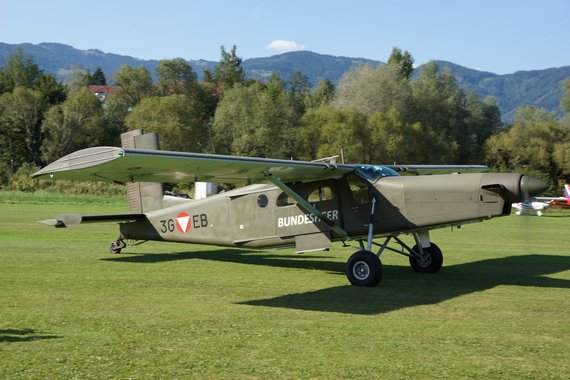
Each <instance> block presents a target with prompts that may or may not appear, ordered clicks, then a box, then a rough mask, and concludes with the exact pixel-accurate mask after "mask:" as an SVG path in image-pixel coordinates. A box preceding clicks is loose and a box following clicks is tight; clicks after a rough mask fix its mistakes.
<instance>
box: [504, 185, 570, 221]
mask: <svg viewBox="0 0 570 380" xmlns="http://www.w3.org/2000/svg"><path fill="white" fill-rule="evenodd" d="M550 206H558V207H563V208H570V184H568V183H567V184H566V185H564V196H562V197H558V198H552V197H534V198H531V199H529V200H527V201H524V202H520V203H513V208H514V209H516V210H517V211H516V212H515V214H516V215H523V214H526V215H536V216H541V215H542V214H543V212H544V211H545V210H546V209H547V208H549V207H550Z"/></svg>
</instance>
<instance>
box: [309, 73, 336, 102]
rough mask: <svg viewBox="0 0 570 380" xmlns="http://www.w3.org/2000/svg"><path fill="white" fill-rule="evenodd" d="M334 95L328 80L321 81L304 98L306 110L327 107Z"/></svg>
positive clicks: (333, 88)
mask: <svg viewBox="0 0 570 380" xmlns="http://www.w3.org/2000/svg"><path fill="white" fill-rule="evenodd" d="M334 95H335V87H334V85H333V84H332V82H331V81H330V80H328V79H323V80H322V81H320V82H319V84H318V85H317V87H315V88H314V89H313V90H312V91H311V92H310V93H309V94H307V96H306V97H305V106H306V108H309V109H311V108H318V107H320V106H327V105H329V104H330V103H331V102H332V101H333V99H334Z"/></svg>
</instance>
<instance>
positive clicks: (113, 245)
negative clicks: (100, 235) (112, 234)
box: [109, 239, 127, 254]
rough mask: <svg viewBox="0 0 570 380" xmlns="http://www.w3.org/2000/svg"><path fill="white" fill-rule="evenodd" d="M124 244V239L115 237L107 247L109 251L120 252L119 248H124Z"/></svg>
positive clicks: (125, 244)
mask: <svg viewBox="0 0 570 380" xmlns="http://www.w3.org/2000/svg"><path fill="white" fill-rule="evenodd" d="M126 246H127V243H125V241H124V240H123V239H117V240H115V241H114V242H112V243H111V246H110V247H109V251H110V252H111V253H115V254H119V253H121V250H122V249H123V248H125V247H126Z"/></svg>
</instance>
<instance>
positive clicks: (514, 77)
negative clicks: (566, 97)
mask: <svg viewBox="0 0 570 380" xmlns="http://www.w3.org/2000/svg"><path fill="white" fill-rule="evenodd" d="M437 64H438V66H439V67H440V69H441V68H448V69H449V70H450V71H451V72H452V73H453V75H454V76H455V78H457V83H458V84H459V85H462V86H467V87H468V88H470V89H471V90H472V91H473V92H475V93H476V94H477V95H479V96H480V97H486V96H492V97H494V98H495V99H497V103H498V105H499V108H500V109H501V115H502V117H503V120H505V121H512V120H513V118H514V116H515V112H516V110H517V109H518V108H520V107H522V106H524V105H533V106H536V107H540V108H544V109H547V110H549V111H554V112H557V113H559V114H560V113H561V110H560V98H561V97H562V86H561V83H562V81H563V80H564V79H566V78H570V66H564V67H558V68H550V69H545V70H533V71H517V72H516V73H513V74H506V75H497V74H493V73H489V72H484V71H477V70H473V69H468V68H466V67H463V66H459V65H456V64H454V63H451V62H445V61H437Z"/></svg>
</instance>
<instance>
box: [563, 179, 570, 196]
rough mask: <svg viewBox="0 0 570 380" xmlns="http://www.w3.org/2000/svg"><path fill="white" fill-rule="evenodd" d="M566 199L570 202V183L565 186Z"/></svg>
mask: <svg viewBox="0 0 570 380" xmlns="http://www.w3.org/2000/svg"><path fill="white" fill-rule="evenodd" d="M564 197H565V198H566V199H568V200H570V183H567V184H565V185H564Z"/></svg>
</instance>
